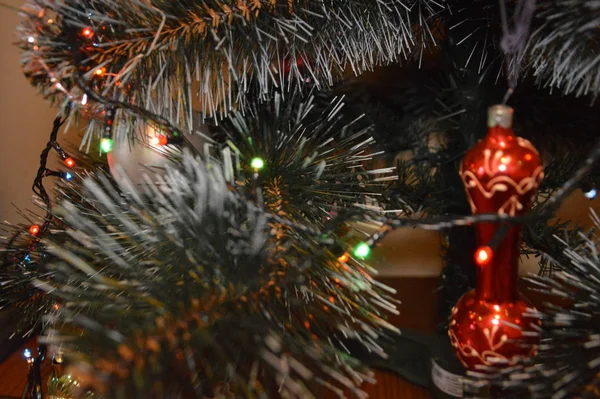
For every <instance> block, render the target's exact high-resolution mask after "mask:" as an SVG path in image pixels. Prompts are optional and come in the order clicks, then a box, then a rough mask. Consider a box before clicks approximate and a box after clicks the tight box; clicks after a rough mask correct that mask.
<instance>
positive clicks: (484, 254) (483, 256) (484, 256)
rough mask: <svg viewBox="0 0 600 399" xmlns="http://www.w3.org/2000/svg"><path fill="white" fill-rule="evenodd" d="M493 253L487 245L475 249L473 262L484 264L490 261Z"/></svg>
mask: <svg viewBox="0 0 600 399" xmlns="http://www.w3.org/2000/svg"><path fill="white" fill-rule="evenodd" d="M493 254H494V253H493V251H492V248H490V247H488V246H487V245H486V246H484V247H481V248H479V249H477V251H475V263H477V264H478V265H479V266H485V265H487V264H488V263H490V261H491V260H492V257H493Z"/></svg>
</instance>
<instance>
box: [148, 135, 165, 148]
mask: <svg viewBox="0 0 600 399" xmlns="http://www.w3.org/2000/svg"><path fill="white" fill-rule="evenodd" d="M150 144H151V145H153V146H163V145H167V144H169V139H168V138H167V136H163V135H162V134H159V135H158V136H154V137H152V138H151V139H150Z"/></svg>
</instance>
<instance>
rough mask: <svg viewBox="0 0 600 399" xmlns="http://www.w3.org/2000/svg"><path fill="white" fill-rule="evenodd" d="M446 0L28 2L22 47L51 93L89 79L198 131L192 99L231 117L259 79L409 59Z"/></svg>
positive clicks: (271, 81) (305, 79)
mask: <svg viewBox="0 0 600 399" xmlns="http://www.w3.org/2000/svg"><path fill="white" fill-rule="evenodd" d="M442 9H443V5H441V4H440V3H439V2H437V1H426V0H413V1H410V2H402V1H398V0H394V1H391V2H390V1H382V0H376V1H363V0H361V1H352V2H348V1H340V0H319V1H307V0H295V1H287V0H255V1H248V2H247V1H220V2H216V1H178V2H170V1H162V0H155V1H148V2H141V1H134V2H131V1H121V0H111V1H106V0H102V1H100V0H88V1H85V2H81V1H54V0H49V1H44V2H39V1H30V2H28V3H27V4H26V7H25V10H26V14H25V15H26V18H25V21H24V23H23V24H22V25H21V27H20V33H21V36H22V43H21V47H22V49H23V50H24V53H23V64H24V69H25V73H26V75H27V76H28V77H29V79H30V80H31V81H32V83H33V84H34V85H36V86H37V87H39V88H40V90H41V91H42V93H44V95H45V96H48V97H51V98H53V99H55V100H62V99H64V98H65V97H67V98H68V99H69V100H76V102H79V101H77V99H78V97H79V96H81V90H79V89H77V88H76V86H77V85H78V83H79V82H80V81H81V80H80V79H81V78H84V80H85V81H86V82H88V85H89V87H90V88H92V89H93V90H94V91H95V92H96V93H98V94H99V95H100V96H101V97H103V98H105V99H112V100H115V99H117V100H118V99H121V98H123V99H128V101H132V103H133V104H135V105H137V106H141V107H142V108H145V109H146V110H152V111H153V112H154V113H155V114H158V115H161V116H162V117H164V118H166V119H168V120H170V121H171V123H172V124H175V125H178V126H180V127H181V129H182V130H183V131H190V130H191V129H192V126H191V120H192V116H191V114H192V112H193V110H194V108H195V109H196V111H199V112H201V113H202V115H203V116H208V117H213V116H218V117H219V118H220V117H223V116H224V115H225V113H227V112H229V111H230V110H231V109H233V108H241V109H243V107H244V105H245V104H246V93H247V90H248V89H249V88H250V87H257V90H256V91H255V94H257V95H259V96H261V95H262V94H264V93H268V92H269V91H270V89H271V88H272V87H279V88H281V89H282V90H284V91H285V88H286V87H287V85H288V84H289V83H290V82H299V83H305V84H308V85H309V86H316V87H319V88H323V87H326V86H328V85H331V84H332V83H333V82H334V80H337V79H339V78H340V77H341V76H342V75H343V74H344V73H345V71H346V70H348V71H351V72H352V73H354V74H360V73H362V72H364V71H367V70H371V69H373V68H374V67H375V66H377V65H385V64H390V63H392V62H397V61H399V60H401V59H403V58H407V57H408V56H409V54H410V52H411V50H412V48H413V46H415V45H416V44H417V43H416V42H417V39H416V36H417V35H418V36H420V37H423V38H425V37H426V38H429V40H432V39H433V34H432V33H431V29H430V27H429V23H430V21H431V19H432V18H433V16H434V15H435V14H436V13H437V12H439V11H440V10H442ZM413 26H416V27H417V28H416V32H414V31H413ZM86 29H88V30H86ZM420 32H422V33H420ZM102 68H104V69H102ZM98 70H100V71H101V75H102V76H101V77H98V76H97V75H96V72H97V71H98ZM57 82H58V83H59V84H60V85H57ZM80 89H81V88H80ZM157 93H160V94H157ZM65 94H66V96H65ZM90 100H91V99H90Z"/></svg>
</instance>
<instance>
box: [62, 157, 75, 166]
mask: <svg viewBox="0 0 600 399" xmlns="http://www.w3.org/2000/svg"><path fill="white" fill-rule="evenodd" d="M64 162H65V165H67V167H69V168H73V167H74V166H75V160H74V159H73V158H71V157H67V158H66V159H65V161H64Z"/></svg>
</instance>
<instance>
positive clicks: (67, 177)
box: [65, 172, 73, 180]
mask: <svg viewBox="0 0 600 399" xmlns="http://www.w3.org/2000/svg"><path fill="white" fill-rule="evenodd" d="M72 178H73V174H72V173H71V172H65V180H71V179H72Z"/></svg>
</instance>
